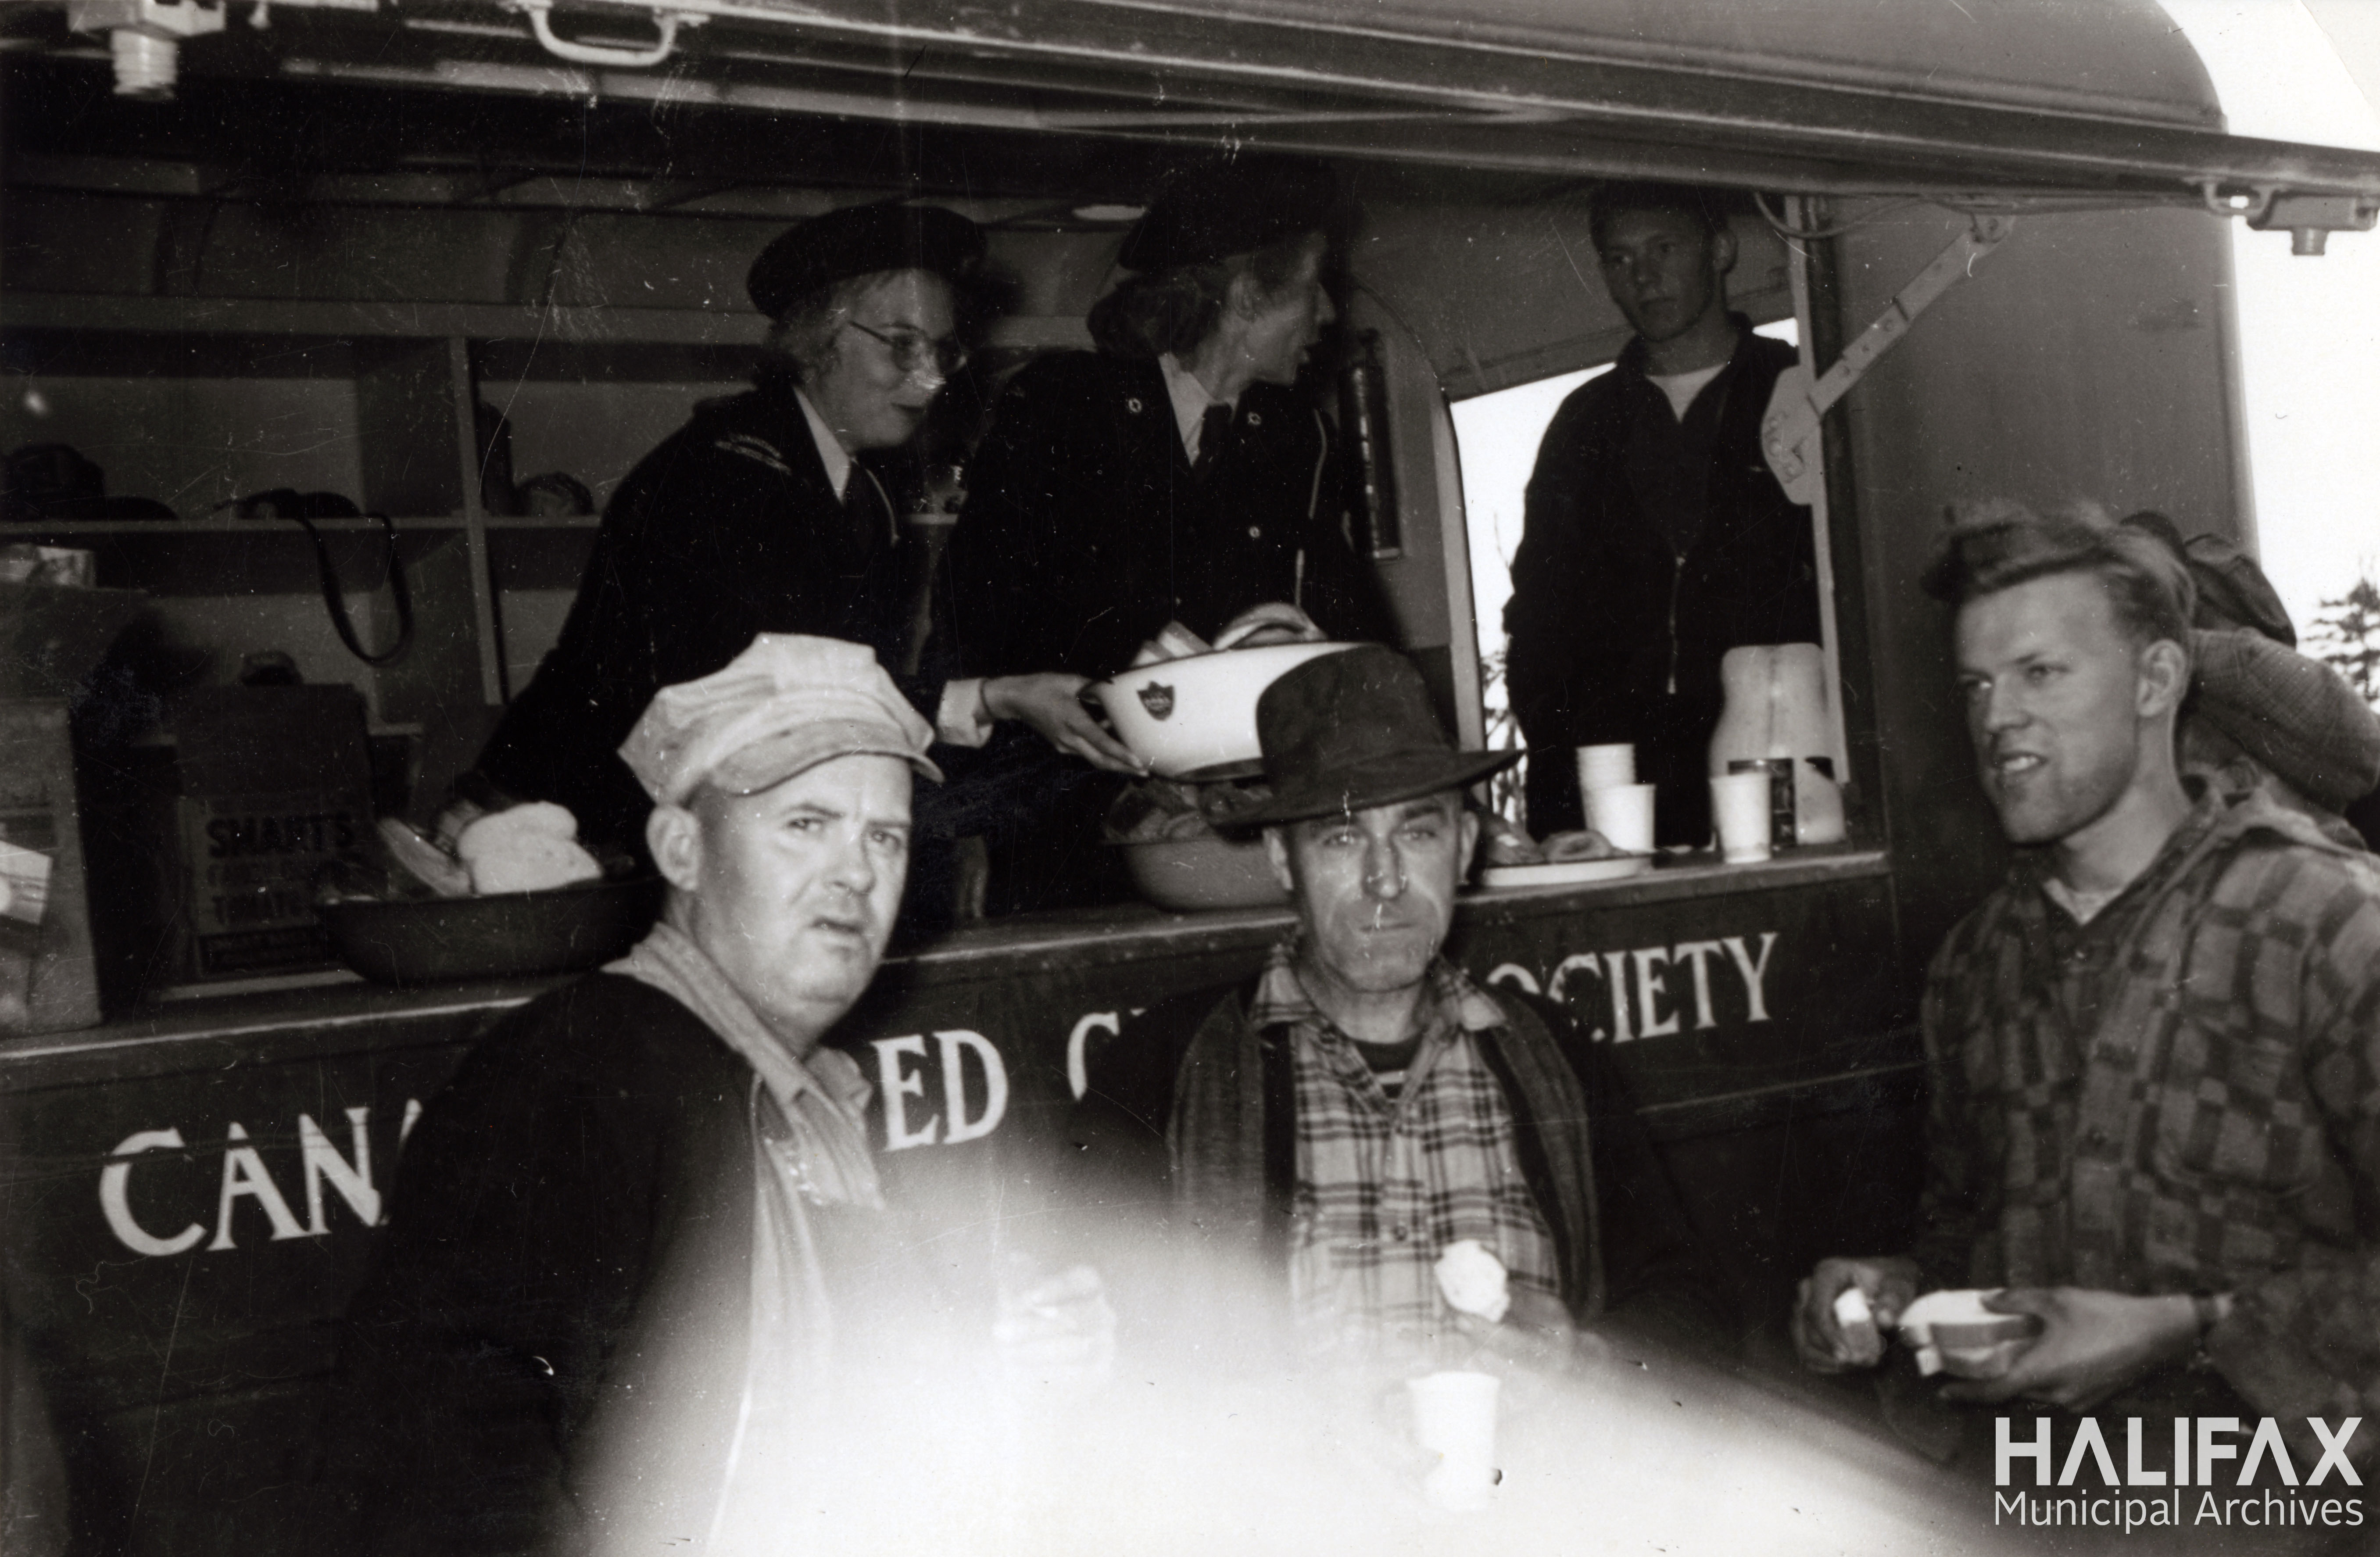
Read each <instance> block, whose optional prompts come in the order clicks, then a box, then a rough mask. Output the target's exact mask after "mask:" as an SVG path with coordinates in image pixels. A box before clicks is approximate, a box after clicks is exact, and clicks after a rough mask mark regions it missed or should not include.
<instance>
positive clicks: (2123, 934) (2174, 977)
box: [1916, 794, 2380, 1432]
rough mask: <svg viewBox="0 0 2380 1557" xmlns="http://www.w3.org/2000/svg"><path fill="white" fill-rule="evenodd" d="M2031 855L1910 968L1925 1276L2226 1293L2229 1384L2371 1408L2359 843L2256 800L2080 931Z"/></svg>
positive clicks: (2378, 1107) (2354, 1410)
mask: <svg viewBox="0 0 2380 1557" xmlns="http://www.w3.org/2000/svg"><path fill="white" fill-rule="evenodd" d="M2045 869H2046V864H2045V862H2044V861H2042V860H2039V859H2031V858H2028V859H2023V860H2020V862H2019V863H2018V865H2017V867H2016V869H2015V870H2013V871H2012V872H2011V875H2010V881H2009V882H2008V884H2007V885H2005V886H2003V887H2002V888H2001V889H2000V890H1999V891H1998V892H1997V893H1995V894H1993V895H1992V896H1991V897H1990V898H1988V899H1986V900H1985V903H1984V904H1983V906H1981V907H1979V908H1977V909H1976V910H1975V911H1974V912H1973V914H1970V915H1969V916H1968V917H1967V918H1965V919H1964V920H1963V921H1961V924H1960V925H1959V927H1958V928H1957V929H1956V930H1954V931H1952V932H1951V934H1950V937H1949V940H1948V941H1946V942H1945V943H1944V944H1943V946H1942V949H1941V951H1940V952H1939V953H1938V954H1937V955H1936V957H1935V959H1934V964H1933V967H1932V968H1931V970H1930V972H1929V975H1928V979H1927V985H1926V991H1925V1006H1924V1021H1925V1040H1926V1046H1927V1052H1928V1055H1929V1058H1930V1059H1931V1061H1932V1068H1933V1082H1934V1089H1933V1099H1932V1105H1931V1116H1930V1120H1929V1127H1928V1134H1929V1139H1928V1151H1927V1184H1926V1189H1925V1204H1924V1229H1925V1231H1924V1235H1923V1237H1922V1240H1921V1243H1920V1246H1919V1247H1918V1249H1917V1251H1916V1252H1917V1255H1918V1259H1919V1262H1920V1264H1921V1265H1922V1266H1924V1268H1925V1275H1926V1278H1927V1280H1928V1281H1929V1282H1930V1283H1937V1284H1950V1285H1978V1286H1998V1285H2003V1284H2008V1285H2028V1286H2030V1285H2072V1286H2079V1287H2087V1288H2097V1289H2102V1290H2109V1291H2115V1292H2122V1293H2130V1294H2159V1293H2180V1292H2227V1291H2228V1292H2232V1293H2234V1294H2236V1295H2237V1297H2238V1303H2237V1306H2236V1308H2235V1309H2234V1312H2233V1314H2232V1317H2231V1318H2230V1319H2228V1320H2226V1321H2225V1322H2224V1323H2223V1324H2221V1325H2220V1326H2218V1327H2217V1328H2216V1331H2215V1332H2214V1333H2213V1334H2212V1335H2211V1336H2210V1337H2209V1338H2208V1350H2209V1352H2210V1354H2211V1355H2212V1356H2213V1358H2214V1360H2215V1363H2216V1367H2217V1368H2220V1370H2221V1371H2222V1373H2223V1375H2224V1376H2225V1378H2226V1379H2227V1380H2228V1381H2229V1382H2230V1383H2231V1385H2232V1386H2233V1387H2234V1388H2235V1389H2237V1390H2238V1391H2239V1392H2240V1393H2241V1394H2242V1395H2243V1396H2245V1397H2246V1398H2247V1399H2248V1400H2249V1401H2250V1402H2251V1403H2253V1405H2256V1406H2258V1407H2259V1408H2260V1409H2262V1410H2264V1411H2265V1412H2267V1413H2269V1414H2270V1415H2272V1416H2274V1417H2279V1418H2281V1419H2282V1425H2283V1427H2284V1429H2285V1430H2286V1429H2289V1427H2290V1425H2291V1423H2292V1422H2295V1423H2302V1421H2303V1419H2304V1418H2305V1417H2309V1416H2319V1417H2329V1418H2331V1419H2333V1420H2336V1419H2337V1418H2338V1417H2342V1416H2374V1415H2380V863H2375V861H2374V859H2373V858H2372V857H2371V856H2370V855H2367V854H2362V853H2361V852H2359V851H2354V850H2350V849H2347V848H2343V847H2341V846H2339V845H2337V844H2334V843H2332V842H2329V841H2328V840H2326V839H2325V838H2324V837H2323V836H2322V835H2321V834H2320V833H2318V832H2316V831H2315V830H2314V829H2313V826H2312V825H2311V824H2310V823H2308V822H2307V821H2305V820H2304V819H2303V818H2302V817H2301V816H2298V815H2296V814H2295V813H2293V812H2289V811H2287V810H2284V809H2281V808H2279V807H2278V806H2277V805H2275V804H2274V803H2273V802H2272V801H2271V800H2269V799H2267V798H2266V797H2264V796H2262V795H2261V794H2258V795H2252V796H2249V797H2246V798H2244V799H2240V800H2239V801H2237V802H2236V803H2234V804H2229V805H2226V804H2225V803H2224V802H2223V801H2222V799H2221V797H2216V796H2214V795H2208V796H2205V797H2203V798H2202V799H2201V800H2200V801H2199V802H2198V804H2197V805H2196V807H2195V808H2194V809H2193V810H2192V813H2191V815H2190V817H2189V819H2188V821H2186V822H2185V823H2184V824H2183V826H2182V827H2181V828H2180V831H2179V832H2178V833H2176V834H2175V836H2174V837H2173V838H2172V839H2171V840H2170V841H2169V842H2168V844H2167V845H2166V847H2165V849H2164V851H2163V852H2162V853H2161V854H2160V855H2159V856H2158V857H2157V858H2156V859H2155V862H2154V863H2152V864H2151V866H2150V867H2149V869H2148V870H2146V871H2145V872H2143V874H2142V875H2141V877H2140V878H2139V879H2138V880H2136V881H2134V882H2132V883H2131V884H2130V885H2129V886H2128V887H2126V888H2125V889H2124V891H2123V892H2122V893H2121V894H2119V895H2118V896H2117V898H2116V899H2115V900H2114V901H2113V902H2111V903H2110V904H2108V905H2107V907H2106V908H2105V909H2103V910H2102V911H2101V912H2100V913H2099V914H2098V915H2097V916H2096V917H2095V918H2093V919H2092V920H2091V922H2090V923H2089V924H2087V925H2077V924H2076V923H2075V922H2074V921H2073V919H2072V918H2070V916H2068V915H2067V914H2066V913H2065V912H2064V911H2063V910H2061V909H2059V908H2058V907H2056V906H2053V904H2052V903H2051V902H2050V900H2049V898H2048V896H2047V895H2046V894H2045V893H2044V891H2043V890H2042V887H2041V884H2040V883H2041V881H2042V879H2043V877H2042V872H2043V870H2045ZM2298 1430H2300V1431H2301V1432H2302V1429H2298Z"/></svg>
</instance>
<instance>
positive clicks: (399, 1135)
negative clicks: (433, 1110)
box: [396, 1098, 421, 1152]
mask: <svg viewBox="0 0 2380 1557" xmlns="http://www.w3.org/2000/svg"><path fill="white" fill-rule="evenodd" d="M420 1121H421V1100H420V1099H419V1098H407V1099H406V1100H405V1119H404V1122H403V1123H402V1124H400V1125H397V1127H396V1150H398V1151H400V1152H402V1151H403V1150H405V1143H406V1142H407V1141H408V1140H411V1139H412V1138H413V1126H414V1125H417V1124H419V1123H420Z"/></svg>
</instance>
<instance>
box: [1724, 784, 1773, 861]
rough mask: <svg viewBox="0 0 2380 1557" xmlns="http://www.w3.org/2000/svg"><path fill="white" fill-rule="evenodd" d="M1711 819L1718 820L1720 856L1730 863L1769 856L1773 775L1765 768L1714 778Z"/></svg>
mask: <svg viewBox="0 0 2380 1557" xmlns="http://www.w3.org/2000/svg"><path fill="white" fill-rule="evenodd" d="M1710 788H1711V820H1712V821H1715V822H1717V823H1718V847H1719V857H1720V858H1723V859H1725V860H1726V861H1727V862H1728V863H1729V864H1730V865H1752V864H1756V863H1757V862H1759V861H1761V860H1764V859H1767V858H1768V821H1769V793H1770V791H1769V775H1768V773H1767V771H1766V770H1765V769H1758V768H1755V769H1754V770H1752V771H1751V772H1743V773H1729V774H1727V775H1725V776H1724V777H1721V778H1715V779H1713V780H1711V781H1710Z"/></svg>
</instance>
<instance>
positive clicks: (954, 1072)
mask: <svg viewBox="0 0 2380 1557" xmlns="http://www.w3.org/2000/svg"><path fill="white" fill-rule="evenodd" d="M934 1037H935V1039H936V1040H938V1041H939V1042H940V1043H941V1046H942V1104H943V1107H944V1108H946V1109H947V1110H948V1111H949V1113H950V1121H951V1124H950V1128H949V1129H947V1130H945V1131H943V1132H942V1144H943V1145H944V1146H956V1145H958V1144H959V1142H961V1141H970V1140H976V1139H978V1138H979V1137H984V1136H988V1135H990V1134H991V1133H992V1131H994V1130H996V1129H998V1128H1000V1121H1001V1118H1002V1116H1003V1115H1004V1114H1006V1113H1008V1067H1007V1066H1006V1065H1004V1064H1002V1063H1001V1059H1000V1051H999V1050H997V1049H995V1048H993V1047H992V1045H991V1040H989V1039H987V1038H985V1037H984V1036H983V1034H981V1033H979V1032H968V1031H966V1030H965V1029H964V1028H962V1029H960V1030H958V1031H955V1032H938V1033H936V1034H935V1035H934ZM969 1050H972V1051H973V1052H974V1053H975V1057H976V1058H977V1059H978V1060H980V1061H982V1062H983V1085H984V1098H983V1112H982V1113H980V1114H977V1116H976V1117H975V1118H973V1119H969V1118H968V1117H967V1113H966V1066H965V1052H966V1051H969Z"/></svg>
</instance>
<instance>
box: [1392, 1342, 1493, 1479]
mask: <svg viewBox="0 0 2380 1557" xmlns="http://www.w3.org/2000/svg"><path fill="white" fill-rule="evenodd" d="M1502 1382H1503V1381H1501V1380H1500V1379H1498V1378H1497V1377H1496V1376H1495V1375H1494V1374H1492V1373H1468V1372H1447V1373H1433V1374H1431V1375H1429V1376H1428V1377H1427V1378H1426V1379H1409V1380H1407V1381H1405V1388H1406V1390H1407V1391H1408V1392H1410V1393H1412V1395H1413V1408H1414V1437H1415V1438H1416V1439H1418V1440H1419V1441H1420V1442H1421V1446H1422V1447H1423V1448H1425V1449H1427V1450H1429V1451H1430V1452H1432V1453H1433V1454H1437V1455H1438V1464H1437V1465H1436V1466H1433V1467H1432V1468H1431V1470H1430V1472H1429V1474H1428V1475H1427V1476H1426V1477H1424V1478H1422V1484H1421V1490H1422V1495H1423V1496H1424V1497H1426V1498H1427V1499H1428V1500H1429V1502H1431V1503H1432V1504H1433V1505H1434V1506H1436V1507H1439V1508H1452V1509H1480V1508H1486V1507H1487V1506H1488V1499H1489V1494H1490V1493H1492V1492H1493V1491H1494V1490H1495V1487H1496V1481H1497V1472H1496V1394H1497V1391H1498V1388H1499V1387H1500V1385H1501V1384H1502Z"/></svg>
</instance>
